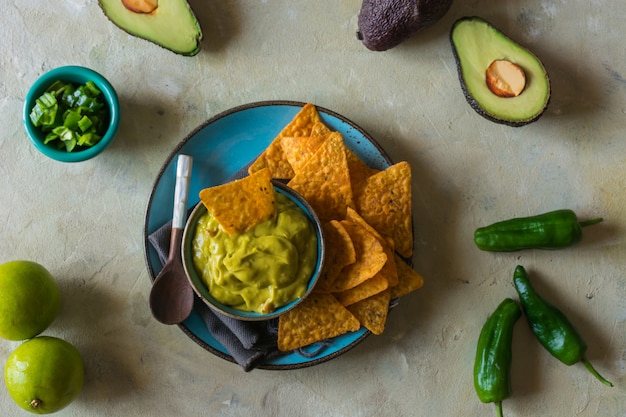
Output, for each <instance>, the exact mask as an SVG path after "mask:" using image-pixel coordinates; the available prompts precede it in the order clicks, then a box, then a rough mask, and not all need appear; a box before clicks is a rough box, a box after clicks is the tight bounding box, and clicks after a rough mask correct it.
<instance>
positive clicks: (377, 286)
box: [333, 272, 389, 307]
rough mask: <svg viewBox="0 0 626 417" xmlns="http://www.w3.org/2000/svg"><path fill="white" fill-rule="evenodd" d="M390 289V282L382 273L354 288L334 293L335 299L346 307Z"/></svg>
mask: <svg viewBox="0 0 626 417" xmlns="http://www.w3.org/2000/svg"><path fill="white" fill-rule="evenodd" d="M388 287H389V281H387V278H385V276H384V275H383V274H381V273H380V272H379V273H378V274H376V275H374V276H373V277H372V278H369V279H367V280H365V281H363V282H362V283H360V284H359V285H357V286H356V287H354V288H350V289H349V290H345V291H341V292H336V293H333V295H334V296H335V298H337V300H338V301H339V302H340V303H341V304H342V305H344V306H346V307H347V306H349V305H351V304H354V303H357V302H359V301H361V300H364V299H366V298H368V297H371V296H372V295H376V294H378V293H379V292H383V291H385V290H386V289H387V288H388Z"/></svg>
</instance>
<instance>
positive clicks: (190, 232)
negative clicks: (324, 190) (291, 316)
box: [181, 181, 325, 321]
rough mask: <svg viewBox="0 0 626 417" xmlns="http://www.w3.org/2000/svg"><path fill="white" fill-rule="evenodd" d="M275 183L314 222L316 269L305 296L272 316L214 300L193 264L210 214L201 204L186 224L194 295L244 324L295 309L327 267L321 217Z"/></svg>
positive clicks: (185, 257)
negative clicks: (199, 230) (199, 228)
mask: <svg viewBox="0 0 626 417" xmlns="http://www.w3.org/2000/svg"><path fill="white" fill-rule="evenodd" d="M273 184H274V189H275V190H276V191H277V192H279V193H281V194H284V195H286V196H287V197H289V199H290V200H291V201H293V202H294V203H296V205H298V207H299V208H300V209H301V210H302V211H303V212H304V214H305V215H306V216H307V217H308V219H309V221H310V222H311V225H312V226H313V229H314V231H315V235H316V237H317V259H316V263H315V268H314V269H313V272H312V274H311V277H310V278H309V283H308V285H307V289H306V291H305V293H304V294H303V295H302V297H300V298H298V299H296V300H294V301H292V302H290V303H289V304H287V305H284V306H282V307H279V308H277V309H276V310H274V311H273V312H271V313H267V314H263V313H259V312H255V311H244V310H239V309H236V308H233V307H231V306H228V305H225V304H222V303H220V302H219V301H217V300H216V299H215V298H214V297H212V296H211V293H210V292H209V290H208V288H207V287H206V285H205V284H204V282H203V281H202V278H201V276H200V274H199V273H198V272H197V271H196V268H195V266H194V263H193V239H194V235H195V232H196V225H197V223H198V220H199V219H200V217H202V216H203V215H204V214H205V213H206V211H207V210H206V207H205V206H204V204H203V203H202V202H199V203H198V204H197V205H196V207H195V208H194V209H193V211H192V212H191V214H190V215H189V219H187V224H186V225H185V230H184V232H183V241H182V248H181V253H182V260H183V267H184V269H185V273H186V275H187V279H188V281H189V283H190V284H191V286H192V287H193V290H194V292H195V293H196V295H197V296H198V297H199V298H200V299H201V300H202V301H203V302H204V303H205V304H206V305H207V306H209V308H211V309H212V310H214V311H217V312H219V313H222V314H224V315H226V316H228V317H231V318H235V319H238V320H242V321H259V320H269V319H273V318H275V317H278V316H280V315H281V314H284V313H285V312H287V311H289V310H291V309H292V308H294V307H295V306H296V305H298V304H299V303H301V302H302V300H304V299H305V298H306V297H307V296H308V295H309V294H310V293H311V291H313V288H314V287H315V284H316V283H317V281H318V279H319V277H320V275H321V272H322V268H323V266H324V254H325V241H324V235H323V231H322V225H321V222H320V220H319V218H318V217H317V214H315V211H314V210H313V208H312V207H311V206H310V205H309V203H307V201H306V200H305V199H304V198H303V197H302V196H301V195H300V194H298V193H297V192H296V191H294V190H293V189H291V188H290V187H287V186H286V185H284V184H283V183H281V182H278V181H273Z"/></svg>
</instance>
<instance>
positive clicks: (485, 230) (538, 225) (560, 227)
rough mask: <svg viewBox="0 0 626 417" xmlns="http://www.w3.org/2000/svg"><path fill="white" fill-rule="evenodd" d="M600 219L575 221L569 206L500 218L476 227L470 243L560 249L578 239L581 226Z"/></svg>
mask: <svg viewBox="0 0 626 417" xmlns="http://www.w3.org/2000/svg"><path fill="white" fill-rule="evenodd" d="M601 221H602V218H601V217H597V218H594V219H591V220H586V221H583V222H579V221H578V219H577V218H576V213H574V212H573V211H572V210H569V209H564V210H556V211H551V212H549V213H544V214H540V215H537V216H531V217H518V218H514V219H510V220H504V221H500V222H497V223H494V224H492V225H490V226H485V227H481V228H478V229H476V231H475V232H474V243H475V244H476V246H478V248H479V249H481V250H484V251H490V252H512V251H517V250H522V249H560V248H565V247H567V246H571V245H573V244H575V243H577V242H579V241H580V240H581V239H582V228H583V227H585V226H589V225H592V224H596V223H599V222H601Z"/></svg>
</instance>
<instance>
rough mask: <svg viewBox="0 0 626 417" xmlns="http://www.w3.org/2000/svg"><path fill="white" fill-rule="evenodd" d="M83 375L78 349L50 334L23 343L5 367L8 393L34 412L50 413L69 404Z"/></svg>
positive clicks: (79, 386)
mask: <svg viewBox="0 0 626 417" xmlns="http://www.w3.org/2000/svg"><path fill="white" fill-rule="evenodd" d="M84 378H85V369H84V364H83V359H82V357H81V355H80V352H78V349H76V348H75V347H74V346H73V345H72V344H70V343H69V342H66V341H65V340H63V339H59V338H57V337H51V336H38V337H35V338H33V339H30V340H27V341H26V342H24V343H22V344H21V345H20V346H18V347H17V348H16V349H15V350H14V351H13V352H12V353H11V355H9V358H8V360H7V363H6V365H5V367H4V381H5V383H6V387H7V390H8V391H9V395H10V396H11V398H13V401H15V402H16V403H17V405H19V406H20V407H22V408H23V409H24V410H26V411H30V412H31V413H35V414H50V413H54V412H57V411H59V410H61V409H62V408H65V407H66V406H68V405H69V404H70V403H71V402H72V401H74V400H75V399H76V397H78V394H80V392H81V390H82V388H83V382H84Z"/></svg>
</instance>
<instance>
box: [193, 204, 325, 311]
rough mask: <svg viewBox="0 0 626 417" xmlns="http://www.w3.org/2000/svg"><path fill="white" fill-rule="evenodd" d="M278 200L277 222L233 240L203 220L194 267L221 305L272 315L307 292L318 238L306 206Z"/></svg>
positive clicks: (195, 240)
mask: <svg viewBox="0 0 626 417" xmlns="http://www.w3.org/2000/svg"><path fill="white" fill-rule="evenodd" d="M275 195H276V207H277V213H276V216H275V218H274V219H270V220H267V221H265V222H263V223H260V224H258V225H257V226H256V227H254V228H252V229H250V230H248V231H246V232H243V233H239V234H236V235H233V236H230V235H229V234H228V233H226V232H225V231H224V229H223V228H222V227H221V226H220V224H219V223H218V222H217V220H216V219H215V218H214V217H213V216H212V215H211V213H209V212H207V213H205V214H204V215H203V216H201V217H200V219H199V220H198V224H197V227H196V232H195V236H194V238H193V243H192V246H193V262H194V266H195V268H196V270H197V271H198V274H200V275H201V277H202V281H203V282H204V284H205V285H206V286H207V288H208V290H209V292H210V293H211V296H213V298H215V300H217V301H218V302H220V303H222V304H225V305H228V306H231V307H233V308H236V309H239V310H245V311H255V312H259V313H270V312H272V311H274V310H275V309H276V308H279V307H281V306H284V305H286V304H289V303H290V302H292V301H294V300H296V299H298V298H300V297H301V296H302V295H304V293H305V292H306V289H307V285H308V282H309V278H310V277H311V274H312V273H313V270H314V269H315V265H316V262H317V236H316V234H315V230H314V228H313V225H312V224H311V222H310V220H309V218H308V217H307V215H306V214H305V213H304V212H303V211H302V210H301V209H300V207H298V206H297V205H296V204H295V203H294V202H293V201H291V200H290V199H289V198H288V197H287V196H285V195H284V194H281V193H279V192H275Z"/></svg>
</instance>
